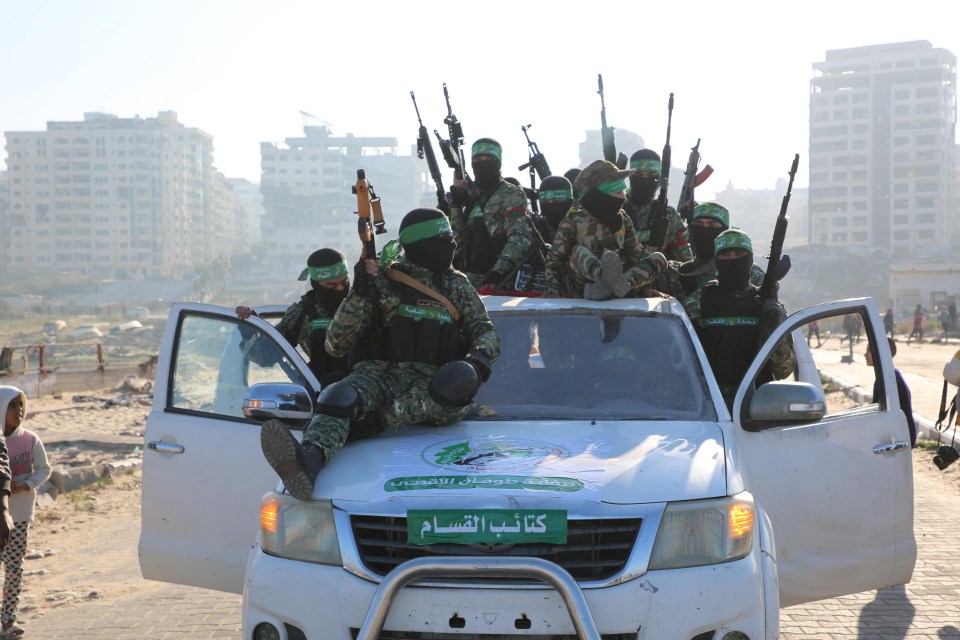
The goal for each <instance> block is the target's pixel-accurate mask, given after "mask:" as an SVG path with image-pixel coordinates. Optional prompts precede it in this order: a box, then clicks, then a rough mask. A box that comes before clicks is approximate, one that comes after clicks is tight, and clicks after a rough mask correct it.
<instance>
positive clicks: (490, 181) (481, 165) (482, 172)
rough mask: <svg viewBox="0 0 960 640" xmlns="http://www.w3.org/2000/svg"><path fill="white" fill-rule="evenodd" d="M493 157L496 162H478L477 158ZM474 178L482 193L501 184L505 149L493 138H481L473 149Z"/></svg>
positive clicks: (474, 144) (471, 155)
mask: <svg viewBox="0 0 960 640" xmlns="http://www.w3.org/2000/svg"><path fill="white" fill-rule="evenodd" d="M481 155H482V156H493V157H494V158H496V160H477V159H476V156H481ZM470 157H471V162H470V164H471V165H472V166H473V178H474V181H475V182H476V183H477V188H478V189H480V191H485V190H487V189H489V188H490V187H492V186H494V185H495V184H498V183H499V182H500V168H501V166H502V162H501V161H502V159H503V147H501V146H500V143H499V142H497V141H496V140H494V139H493V138H480V139H479V140H477V141H476V142H474V143H473V147H472V148H471V154H470Z"/></svg>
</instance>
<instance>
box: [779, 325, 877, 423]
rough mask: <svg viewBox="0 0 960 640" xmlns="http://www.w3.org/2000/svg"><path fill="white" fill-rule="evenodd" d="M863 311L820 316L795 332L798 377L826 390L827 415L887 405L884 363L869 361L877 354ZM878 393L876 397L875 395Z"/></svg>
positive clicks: (872, 409)
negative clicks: (867, 354)
mask: <svg viewBox="0 0 960 640" xmlns="http://www.w3.org/2000/svg"><path fill="white" fill-rule="evenodd" d="M867 317H868V316H866V314H865V313H863V312H855V313H842V312H839V313H837V314H836V315H832V316H824V317H820V318H817V320H816V321H815V324H814V323H812V322H810V323H807V324H804V325H801V326H799V327H797V329H796V330H794V331H793V332H792V335H793V345H794V351H795V353H796V357H797V367H796V373H795V377H796V379H797V380H798V381H800V382H809V383H811V384H813V385H815V386H818V387H820V388H821V389H822V390H823V393H824V397H825V399H826V403H827V413H826V417H829V416H834V415H840V414H851V413H862V412H866V411H878V410H880V406H881V405H882V406H885V402H884V401H883V400H882V397H883V394H884V391H883V388H882V387H883V384H882V382H883V381H882V379H880V380H879V382H878V378H882V377H881V374H880V371H881V369H880V365H879V364H877V363H876V362H874V364H867V358H866V353H867V352H870V353H871V354H874V355H875V354H876V353H877V351H876V345H875V344H873V342H872V340H871V333H870V331H869V330H868V327H867V324H866V323H867ZM875 395H876V396H877V397H876V398H875V397H874V396H875Z"/></svg>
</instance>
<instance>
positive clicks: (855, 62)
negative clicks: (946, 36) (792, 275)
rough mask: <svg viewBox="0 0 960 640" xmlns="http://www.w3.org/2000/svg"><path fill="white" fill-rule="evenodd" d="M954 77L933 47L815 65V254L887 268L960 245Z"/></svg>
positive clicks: (837, 56) (854, 54) (862, 53)
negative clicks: (856, 254) (937, 247)
mask: <svg viewBox="0 0 960 640" xmlns="http://www.w3.org/2000/svg"><path fill="white" fill-rule="evenodd" d="M956 67H957V59H956V56H954V54H952V53H950V52H949V51H947V50H945V49H935V48H934V47H933V46H932V45H931V44H930V43H929V42H927V41H925V40H919V41H915V42H902V43H896V44H884V45H873V46H867V47H858V48H853V49H837V50H832V51H827V54H826V60H824V61H823V62H817V63H815V64H814V65H813V69H814V77H813V79H812V80H811V81H810V192H809V193H810V195H809V198H810V200H809V213H810V229H809V239H810V242H811V244H817V245H821V246H834V247H864V248H869V249H871V250H872V251H873V252H874V254H875V255H876V256H878V257H881V258H883V259H889V256H891V255H892V254H900V255H910V254H911V253H912V252H919V253H922V252H924V251H925V248H929V246H930V245H933V244H936V243H947V242H957V241H960V222H958V217H957V216H956V215H953V214H954V207H955V204H954V202H955V198H954V184H955V180H954V176H955V146H954V140H955V129H956V120H957V89H956V83H957V71H956Z"/></svg>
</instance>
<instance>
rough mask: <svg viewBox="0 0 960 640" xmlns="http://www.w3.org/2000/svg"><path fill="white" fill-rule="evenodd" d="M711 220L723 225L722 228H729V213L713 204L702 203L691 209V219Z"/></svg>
mask: <svg viewBox="0 0 960 640" xmlns="http://www.w3.org/2000/svg"><path fill="white" fill-rule="evenodd" d="M697 218H713V219H714V220H718V221H720V222H722V223H723V226H725V227H729V226H730V212H729V211H727V210H726V209H724V208H723V207H721V206H720V205H718V204H716V203H714V202H704V203H703V204H698V205H697V206H696V207H695V208H694V209H693V219H694V220H696V219H697Z"/></svg>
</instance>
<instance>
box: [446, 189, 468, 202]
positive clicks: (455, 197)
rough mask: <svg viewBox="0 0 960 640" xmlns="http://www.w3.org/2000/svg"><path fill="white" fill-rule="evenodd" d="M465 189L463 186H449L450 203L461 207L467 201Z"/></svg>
mask: <svg viewBox="0 0 960 640" xmlns="http://www.w3.org/2000/svg"><path fill="white" fill-rule="evenodd" d="M467 195H468V193H467V190H466V189H464V188H463V187H450V204H452V205H453V206H455V207H462V206H463V205H464V204H466V203H467Z"/></svg>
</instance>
